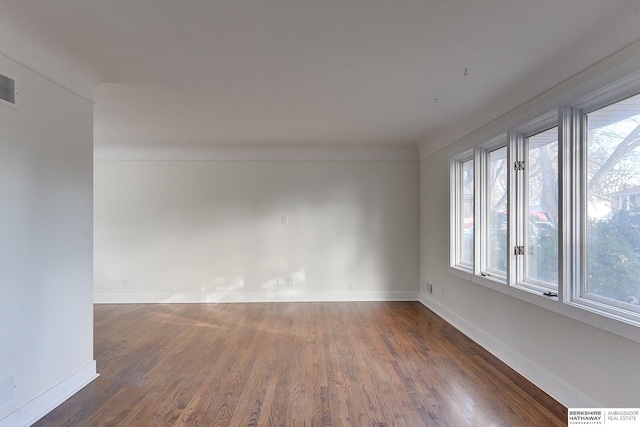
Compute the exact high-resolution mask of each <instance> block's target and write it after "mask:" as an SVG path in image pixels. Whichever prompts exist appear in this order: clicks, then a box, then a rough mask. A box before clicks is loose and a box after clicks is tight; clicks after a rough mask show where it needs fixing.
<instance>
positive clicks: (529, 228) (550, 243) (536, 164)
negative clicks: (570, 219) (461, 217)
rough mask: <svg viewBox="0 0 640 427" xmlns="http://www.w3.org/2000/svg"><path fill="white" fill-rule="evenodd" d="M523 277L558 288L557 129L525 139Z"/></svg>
mask: <svg viewBox="0 0 640 427" xmlns="http://www.w3.org/2000/svg"><path fill="white" fill-rule="evenodd" d="M528 142H529V152H528V153H527V159H526V163H525V164H526V165H527V167H526V169H527V170H528V180H527V208H528V212H529V214H528V217H527V219H526V221H527V223H526V224H525V226H524V232H525V236H526V237H525V241H526V248H527V250H526V258H525V268H526V273H525V276H526V278H527V279H528V280H532V281H535V282H541V283H539V284H541V285H543V286H547V287H551V288H557V287H558V128H557V127H554V128H553V129H549V130H547V131H545V132H541V133H539V134H536V135H533V136H531V137H529V138H528Z"/></svg>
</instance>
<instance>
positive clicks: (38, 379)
mask: <svg viewBox="0 0 640 427" xmlns="http://www.w3.org/2000/svg"><path fill="white" fill-rule="evenodd" d="M0 73H2V74H4V75H7V76H9V77H12V78H14V79H16V87H17V91H18V97H17V98H18V108H17V109H14V108H11V107H8V106H4V105H0V194H1V195H2V198H1V199H0V236H1V237H0V288H1V292H2V293H1V297H0V325H2V326H0V349H1V350H0V426H17V425H24V424H28V423H29V422H31V421H33V420H34V419H37V418H38V417H39V416H41V415H43V412H46V411H47V410H48V409H50V408H51V407H53V406H55V405H56V404H57V403H59V402H60V401H61V400H64V398H66V397H67V396H68V395H69V393H72V392H73V391H74V390H76V389H77V388H78V387H80V386H82V385H84V384H85V383H86V382H87V381H89V380H91V379H92V378H93V377H94V375H95V363H94V361H93V310H92V304H91V303H92V276H91V274H92V132H93V130H92V114H93V113H92V105H91V103H90V102H87V101H86V100H84V99H81V98H79V97H78V96H76V95H73V94H71V93H70V92H68V91H67V90H65V89H62V88H61V87H59V86H57V85H55V84H53V83H51V82H50V81H48V80H46V79H44V78H42V77H40V76H39V75H36V74H34V73H33V72H31V71H29V70H27V69H25V68H23V67H22V66H20V65H18V64H16V63H14V62H12V61H10V60H8V59H7V58H5V57H3V56H1V55H0Z"/></svg>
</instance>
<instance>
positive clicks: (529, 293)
mask: <svg viewBox="0 0 640 427" xmlns="http://www.w3.org/2000/svg"><path fill="white" fill-rule="evenodd" d="M449 272H450V273H451V274H452V275H454V276H456V277H458V278H461V279H464V280H466V281H468V282H472V283H475V284H478V285H481V286H483V287H485V288H489V289H491V290H493V291H497V292H500V293H501V294H504V295H508V296H510V297H513V298H516V299H519V300H521V301H524V302H527V303H529V304H533V305H535V306H537V307H540V308H544V309H546V310H549V311H552V312H554V313H557V314H560V315H562V316H565V317H568V318H570V319H573V320H577V321H579V322H582V323H585V324H587V325H590V326H593V327H596V328H598V329H602V330H604V331H607V332H610V333H612V334H616V335H619V336H621V337H624V338H627V339H630V340H632V341H635V342H637V343H639V344H640V322H635V321H633V320H631V319H628V318H624V317H620V316H615V315H614V314H611V313H607V312H603V311H601V310H598V309H596V308H594V307H591V306H588V305H586V304H581V303H578V302H575V301H567V302H564V303H563V302H562V301H561V300H560V299H559V297H548V296H545V295H543V294H542V292H539V291H534V290H532V289H529V288H524V287H521V286H508V285H506V284H505V283H502V282H498V281H496V280H494V279H492V278H490V277H483V276H476V275H475V274H472V273H470V272H468V271H464V270H461V269H458V268H456V267H449Z"/></svg>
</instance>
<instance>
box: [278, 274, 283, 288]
mask: <svg viewBox="0 0 640 427" xmlns="http://www.w3.org/2000/svg"><path fill="white" fill-rule="evenodd" d="M276 286H277V287H279V288H280V287H282V286H284V282H283V280H282V277H278V278H277V279H276Z"/></svg>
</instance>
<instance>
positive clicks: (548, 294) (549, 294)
mask: <svg viewBox="0 0 640 427" xmlns="http://www.w3.org/2000/svg"><path fill="white" fill-rule="evenodd" d="M542 295H544V296H545V297H557V296H558V293H557V292H551V291H547V292H544V293H543V294H542Z"/></svg>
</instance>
